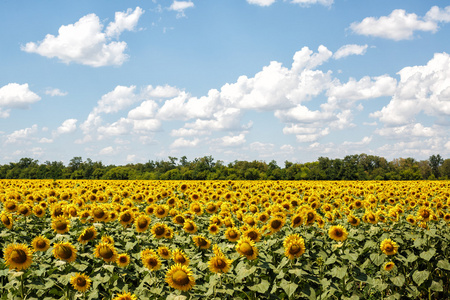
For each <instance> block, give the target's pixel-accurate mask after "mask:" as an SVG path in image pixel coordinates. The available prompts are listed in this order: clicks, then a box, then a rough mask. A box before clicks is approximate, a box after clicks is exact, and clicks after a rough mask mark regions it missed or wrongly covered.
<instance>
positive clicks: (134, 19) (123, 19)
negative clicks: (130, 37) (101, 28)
mask: <svg viewBox="0 0 450 300" xmlns="http://www.w3.org/2000/svg"><path fill="white" fill-rule="evenodd" d="M143 13H144V11H143V10H142V8H140V7H139V6H138V7H136V9H135V10H134V11H133V10H132V9H131V8H129V9H127V11H126V12H121V11H118V12H116V14H115V18H114V22H111V23H109V24H108V27H107V28H106V31H105V34H106V35H107V36H110V37H116V38H118V37H119V35H120V34H121V33H122V32H124V31H125V30H128V31H132V30H134V29H135V28H136V25H137V23H138V21H139V18H140V17H141V16H142V14H143Z"/></svg>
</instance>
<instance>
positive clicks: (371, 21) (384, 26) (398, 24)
mask: <svg viewBox="0 0 450 300" xmlns="http://www.w3.org/2000/svg"><path fill="white" fill-rule="evenodd" d="M430 11H431V10H430ZM430 11H429V12H428V13H427V17H426V18H425V19H423V18H420V17H418V16H417V15H416V14H414V13H406V11H405V10H403V9H396V10H394V11H392V12H391V14H390V15H389V16H382V17H380V18H374V17H367V18H365V19H364V20H362V21H361V22H359V23H358V22H355V23H352V24H351V25H350V29H351V30H353V32H355V33H357V34H361V35H367V36H375V37H381V38H386V39H392V40H396V41H399V40H405V39H412V38H413V35H414V32H415V31H430V32H433V33H434V32H436V31H437V29H438V25H437V23H436V21H437V20H436V19H432V18H431V17H436V18H438V17H440V16H441V14H438V13H436V9H432V11H431V12H430ZM443 18H444V19H445V17H443Z"/></svg>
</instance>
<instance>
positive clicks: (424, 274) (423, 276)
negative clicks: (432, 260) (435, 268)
mask: <svg viewBox="0 0 450 300" xmlns="http://www.w3.org/2000/svg"><path fill="white" fill-rule="evenodd" d="M429 275H430V272H428V271H427V270H424V271H415V272H414V273H413V276H412V278H413V280H414V282H415V283H417V285H418V286H420V285H421V284H422V283H424V281H425V280H427V279H428V276H429Z"/></svg>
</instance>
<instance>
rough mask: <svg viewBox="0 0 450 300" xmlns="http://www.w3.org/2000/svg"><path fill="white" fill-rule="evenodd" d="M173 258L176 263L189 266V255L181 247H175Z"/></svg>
mask: <svg viewBox="0 0 450 300" xmlns="http://www.w3.org/2000/svg"><path fill="white" fill-rule="evenodd" d="M172 260H173V261H174V262H175V263H176V264H180V265H183V266H188V265H189V257H187V256H186V254H185V253H184V252H183V250H181V249H175V250H174V251H173V252H172Z"/></svg>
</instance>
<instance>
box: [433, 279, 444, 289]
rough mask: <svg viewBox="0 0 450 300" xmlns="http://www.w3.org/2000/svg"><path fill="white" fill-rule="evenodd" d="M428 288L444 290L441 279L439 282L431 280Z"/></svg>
mask: <svg viewBox="0 0 450 300" xmlns="http://www.w3.org/2000/svg"><path fill="white" fill-rule="evenodd" d="M430 289H431V290H432V291H436V292H442V291H443V290H444V288H443V285H442V280H439V282H437V281H434V280H433V282H432V283H431V286H430Z"/></svg>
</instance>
